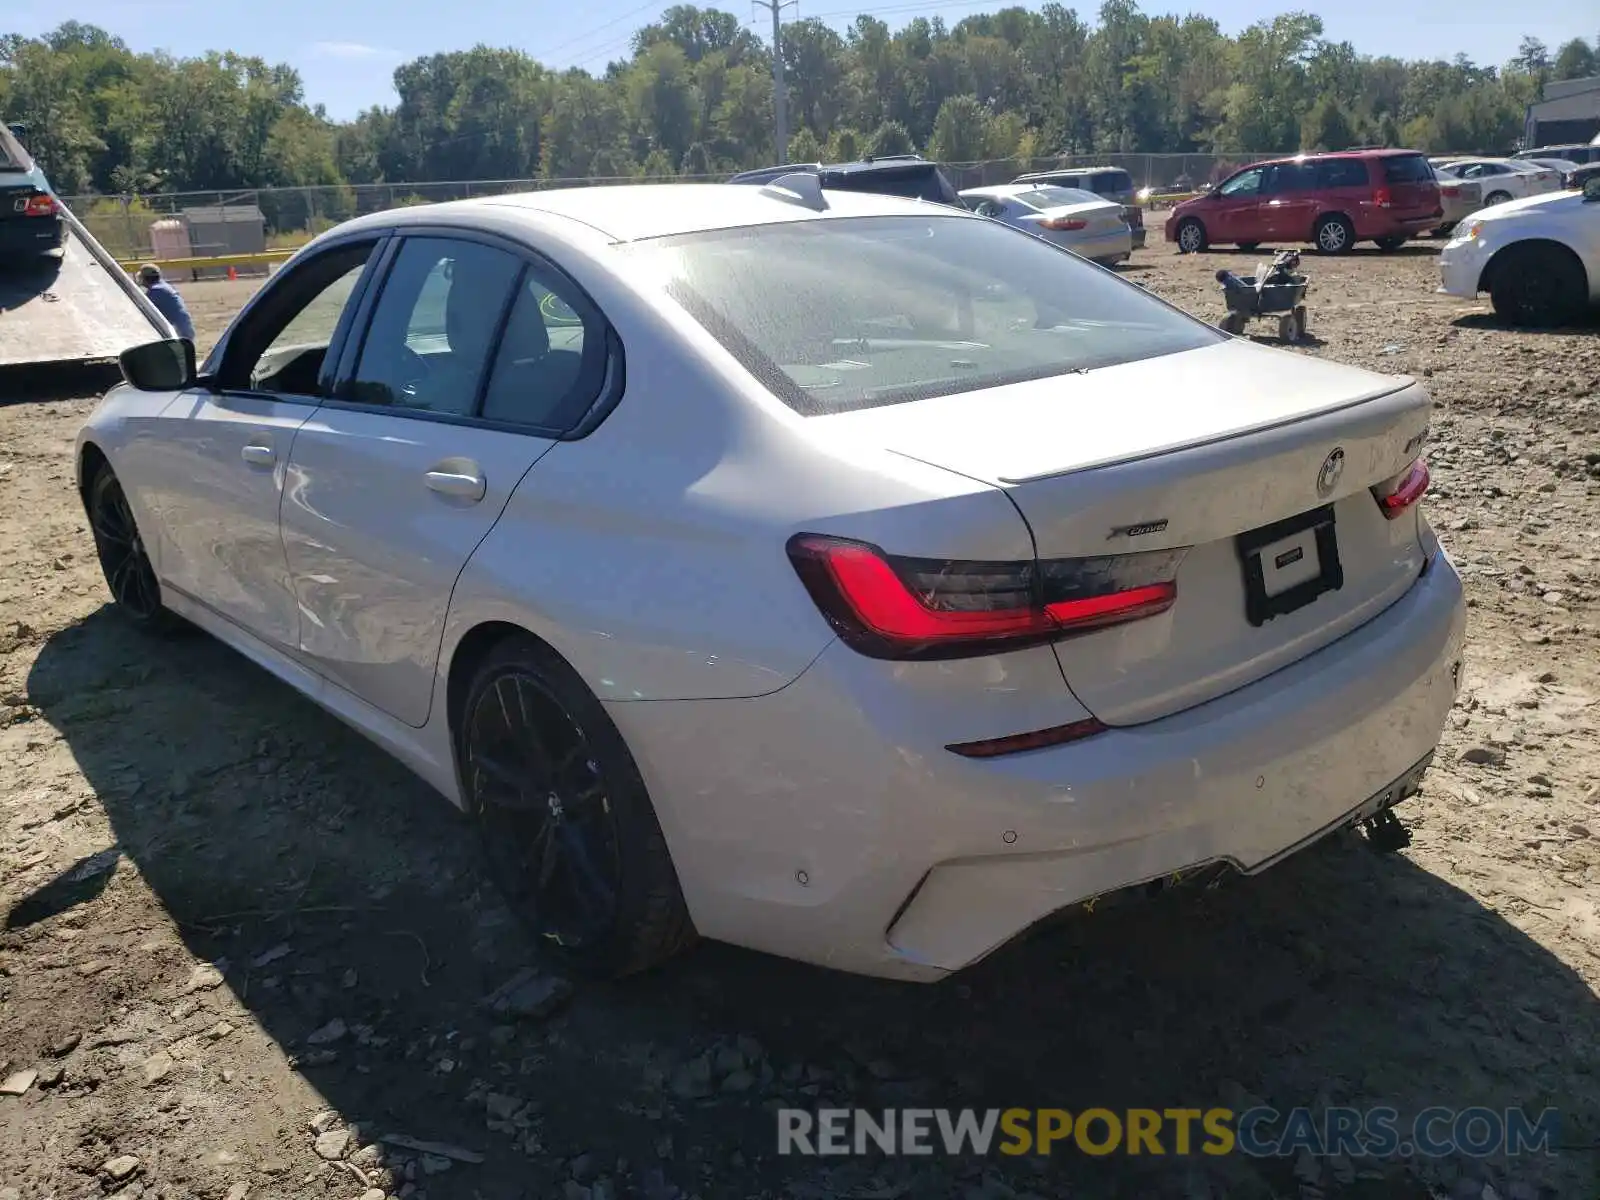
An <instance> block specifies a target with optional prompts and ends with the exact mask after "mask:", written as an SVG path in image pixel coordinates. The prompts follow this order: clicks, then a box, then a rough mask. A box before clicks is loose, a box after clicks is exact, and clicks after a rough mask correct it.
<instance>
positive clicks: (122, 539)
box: [91, 483, 161, 617]
mask: <svg viewBox="0 0 1600 1200" xmlns="http://www.w3.org/2000/svg"><path fill="white" fill-rule="evenodd" d="M91 524H92V526H93V529H94V540H95V547H96V549H97V550H98V551H99V552H100V565H101V567H102V568H103V569H104V570H105V575H106V585H107V586H108V587H109V588H110V589H111V595H112V598H113V599H115V600H116V602H117V603H118V604H120V605H122V606H123V607H124V608H126V609H127V610H128V611H129V612H131V613H133V614H134V615H136V616H140V617H150V616H154V615H155V613H156V611H157V610H158V609H159V608H160V607H161V589H160V586H159V585H158V584H157V583H156V573H155V569H154V568H153V567H151V565H150V556H149V555H148V554H146V553H145V551H144V542H143V541H141V540H140V538H139V527H138V525H137V524H136V523H135V522H134V519H133V510H132V509H131V508H129V507H128V498H127V496H125V495H124V494H123V491H122V486H121V485H120V484H118V483H111V484H110V485H109V486H107V487H106V488H104V489H103V490H102V491H101V492H100V497H99V503H97V504H96V505H95V511H94V519H93V521H92V522H91Z"/></svg>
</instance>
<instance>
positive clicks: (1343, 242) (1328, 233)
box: [1314, 213, 1356, 254]
mask: <svg viewBox="0 0 1600 1200" xmlns="http://www.w3.org/2000/svg"><path fill="white" fill-rule="evenodd" d="M1314 238H1315V241H1316V243H1317V249H1318V250H1320V251H1322V252H1323V253H1324V254H1348V253H1350V247H1351V246H1354V245H1355V244H1356V231H1355V227H1354V226H1353V225H1351V224H1350V219H1349V218H1348V217H1341V216H1339V215H1338V214H1337V213H1335V214H1333V215H1332V216H1327V217H1323V218H1322V220H1320V221H1318V222H1317V228H1316V233H1315V235H1314Z"/></svg>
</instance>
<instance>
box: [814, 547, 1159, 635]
mask: <svg viewBox="0 0 1600 1200" xmlns="http://www.w3.org/2000/svg"><path fill="white" fill-rule="evenodd" d="M788 551H789V560H790V561H791V562H792V563H793V564H794V568H795V571H796V572H797V573H798V574H799V576H800V579H801V582H803V583H804V584H805V586H806V590H807V591H809V592H810V593H811V598H812V600H813V601H815V602H816V605H817V607H818V608H819V609H820V610H821V612H822V615H823V616H824V617H825V618H827V620H828V622H829V624H831V625H832V626H833V628H834V630H835V631H836V632H837V633H838V635H839V637H840V639H841V640H843V641H844V642H846V643H847V644H849V645H850V646H852V647H853V648H854V649H856V650H858V651H859V652H860V653H862V654H865V655H868V656H870V657H872V658H886V659H929V658H962V657H969V656H972V655H979V654H993V653H996V652H998V651H1000V650H1010V649H1016V648H1019V647H1022V646H1030V645H1038V644H1041V643H1044V642H1053V641H1056V640H1058V639H1060V638H1063V637H1069V636H1072V635H1074V634H1078V633H1086V632H1088V631H1089V630H1093V629H1103V628H1105V627H1106V626H1108V625H1117V624H1121V623H1122V622H1124V621H1136V620H1139V619H1140V618H1142V617H1150V616H1155V615H1156V614H1157V613H1161V612H1165V611H1166V610H1167V609H1169V608H1171V607H1172V605H1173V603H1174V601H1176V599H1177V596H1178V584H1177V574H1178V566H1179V564H1180V563H1182V561H1183V557H1184V555H1185V554H1186V553H1187V550H1182V549H1180V550H1155V551H1147V552H1145V553H1141V554H1118V555H1104V556H1099V557H1094V558H1068V559H1050V560H1046V561H1042V562H1032V561H1030V562H972V561H964V560H946V559H932V558H906V557H902V556H899V555H889V554H885V553H884V552H883V551H882V550H880V549H878V548H877V547H876V546H872V545H869V544H868V543H866V542H857V541H851V540H849V539H846V538H835V537H824V536H822V535H819V534H807V533H802V534H796V535H795V536H794V537H792V538H790V539H789V545H788Z"/></svg>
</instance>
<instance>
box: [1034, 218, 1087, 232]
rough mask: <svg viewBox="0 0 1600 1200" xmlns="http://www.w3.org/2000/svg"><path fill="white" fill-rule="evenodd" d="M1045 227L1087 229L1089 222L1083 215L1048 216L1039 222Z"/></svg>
mask: <svg viewBox="0 0 1600 1200" xmlns="http://www.w3.org/2000/svg"><path fill="white" fill-rule="evenodd" d="M1039 224H1040V226H1041V227H1042V228H1045V229H1087V228H1089V222H1087V221H1085V220H1084V219H1083V218H1082V217H1046V218H1045V219H1044V220H1043V221H1040V222H1039Z"/></svg>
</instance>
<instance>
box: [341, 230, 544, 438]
mask: <svg viewBox="0 0 1600 1200" xmlns="http://www.w3.org/2000/svg"><path fill="white" fill-rule="evenodd" d="M521 271H522V261H521V260H520V259H519V258H517V257H516V256H515V255H512V254H509V253H507V252H506V251H504V250H497V249H495V248H494V247H492V246H485V245H482V244H480V243H478V242H468V241H457V240H455V239H451V238H429V237H419V238H409V239H407V240H406V242H405V244H404V245H403V246H401V248H400V253H399V254H398V255H396V256H395V261H394V266H393V267H392V268H391V269H390V271H389V276H388V278H387V279H385V280H384V284H383V292H382V293H381V294H380V295H379V297H378V303H377V306H376V308H374V310H373V313H372V322H371V325H370V326H369V328H368V330H367V337H366V341H365V342H364V343H363V345H362V347H361V359H360V361H359V362H358V363H357V365H356V373H355V378H354V379H353V380H352V381H351V384H350V392H349V398H350V399H352V400H354V401H356V402H358V403H361V404H377V405H385V406H392V407H397V408H407V409H415V410H418V411H422V412H436V413H445V414H449V415H452V416H458V417H461V416H470V415H472V413H473V412H474V411H475V410H476V408H477V403H478V392H479V390H480V388H481V387H482V384H483V381H484V377H485V374H486V372H487V371H488V368H489V355H490V352H491V351H492V349H493V347H494V339H495V334H496V332H497V330H498V329H499V326H500V318H501V315H502V314H503V313H504V312H505V310H506V304H507V303H508V301H509V300H510V299H511V289H512V287H513V286H514V285H515V283H516V281H517V276H518V275H519V274H520V273H521Z"/></svg>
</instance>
